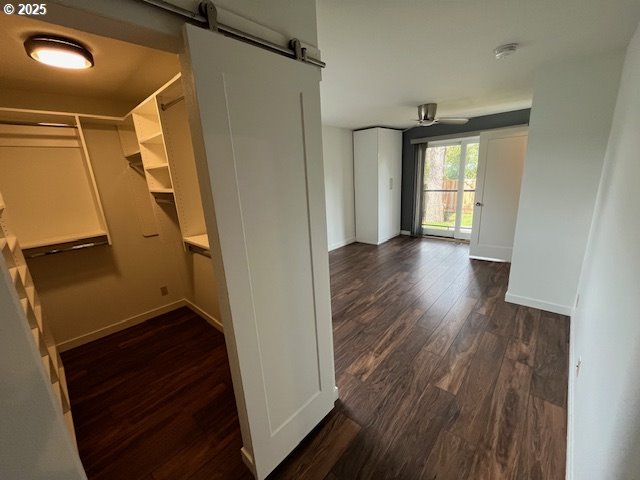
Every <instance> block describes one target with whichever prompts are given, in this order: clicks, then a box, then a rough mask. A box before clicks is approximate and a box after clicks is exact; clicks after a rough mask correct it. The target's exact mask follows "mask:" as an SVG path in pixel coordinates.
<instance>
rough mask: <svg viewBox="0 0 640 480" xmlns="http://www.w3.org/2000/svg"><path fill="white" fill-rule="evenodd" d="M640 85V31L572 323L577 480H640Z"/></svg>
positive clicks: (627, 67) (621, 98)
mask: <svg viewBox="0 0 640 480" xmlns="http://www.w3.org/2000/svg"><path fill="white" fill-rule="evenodd" d="M639 84H640V27H639V28H638V30H637V31H636V34H635V36H634V38H633V40H632V42H631V44H630V46H629V49H628V51H627V56H626V61H625V66H624V72H623V75H622V82H621V84H620V92H619V95H618V101H617V105H616V110H615V115H614V120H613V126H612V129H611V137H610V140H609V145H608V148H607V153H606V159H605V164H604V168H603V176H602V181H601V184H600V190H599V193H598V200H597V205H596V209H595V213H594V223H593V225H592V228H591V233H590V236H589V245H588V247H587V251H586V254H585V257H584V268H583V271H582V275H581V278H580V287H579V293H580V302H579V304H578V307H577V310H576V313H575V316H574V318H573V319H572V323H571V331H572V337H573V338H572V342H571V345H572V348H571V355H572V363H573V364H574V365H575V363H577V361H578V358H580V357H581V358H582V365H581V368H580V374H579V376H578V377H575V376H574V375H572V376H571V379H570V386H571V388H570V405H569V406H570V414H571V416H570V418H571V420H570V425H569V435H570V439H571V442H570V448H569V453H570V456H569V462H570V463H569V467H570V468H569V471H573V477H570V478H575V479H576V480H581V479H601V478H603V479H604V478H607V479H611V480H614V479H621V480H622V479H637V478H640V383H639V382H638V365H640V321H639V318H640V313H639V312H640V251H639V248H640V216H639V212H638V207H639V206H640V202H639V201H638V181H639V180H640V135H639V134H638V132H640V89H638V85H639ZM572 451H573V455H571V452H572ZM572 457H573V458H572Z"/></svg>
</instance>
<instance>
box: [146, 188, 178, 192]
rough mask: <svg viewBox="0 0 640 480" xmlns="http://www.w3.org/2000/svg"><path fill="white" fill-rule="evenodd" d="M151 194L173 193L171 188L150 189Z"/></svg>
mask: <svg viewBox="0 0 640 480" xmlns="http://www.w3.org/2000/svg"><path fill="white" fill-rule="evenodd" d="M149 191H150V192H151V193H173V188H151V189H149Z"/></svg>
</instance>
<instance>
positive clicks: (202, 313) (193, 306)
mask: <svg viewBox="0 0 640 480" xmlns="http://www.w3.org/2000/svg"><path fill="white" fill-rule="evenodd" d="M184 303H185V305H186V306H187V307H189V308H190V309H191V310H192V311H193V312H194V313H197V314H198V315H200V316H201V317H202V318H204V319H205V320H206V321H207V322H209V323H210V324H211V326H212V327H214V328H215V329H216V330H218V331H220V332H222V333H224V327H223V326H222V322H220V320H218V319H217V318H216V317H214V316H212V315H209V314H208V313H207V312H205V311H204V310H203V309H201V308H200V307H199V306H197V305H196V304H195V303H193V302H192V301H190V300H187V299H185V300H184Z"/></svg>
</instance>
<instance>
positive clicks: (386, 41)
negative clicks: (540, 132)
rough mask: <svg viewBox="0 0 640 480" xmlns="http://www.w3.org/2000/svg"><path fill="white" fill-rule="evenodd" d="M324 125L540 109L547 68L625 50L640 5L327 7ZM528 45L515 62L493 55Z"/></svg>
mask: <svg viewBox="0 0 640 480" xmlns="http://www.w3.org/2000/svg"><path fill="white" fill-rule="evenodd" d="M317 9H318V41H319V45H320V49H321V51H322V58H323V60H324V61H326V62H327V67H326V68H325V69H324V70H323V74H322V77H323V80H322V83H321V92H322V116H323V123H324V124H327V125H334V126H342V127H348V128H359V127H364V126H372V125H384V126H393V127H409V126H411V125H413V124H414V122H412V120H413V119H416V118H417V116H418V114H417V108H416V106H417V105H418V104H421V103H426V102H437V103H438V104H439V106H438V115H440V116H459V115H464V116H477V115H485V114H491V113H498V112H504V111H509V110H516V109H520V108H526V107H529V106H531V99H532V93H533V78H534V73H535V71H536V70H537V69H538V68H539V67H540V66H541V65H543V64H544V63H546V62H550V61H554V60H557V61H560V60H561V59H563V58H567V57H572V56H581V55H588V54H592V53H597V52H606V51H611V50H614V49H621V48H624V47H625V46H626V45H627V44H628V42H629V40H630V39H631V37H632V35H633V32H634V30H635V28H636V27H637V25H638V22H639V21H640V2H639V1H638V0H562V1H558V0H422V1H418V0H375V1H372V0H318V5H317ZM508 42H518V43H520V45H521V49H520V50H519V51H518V52H516V53H515V54H514V55H512V56H509V57H506V58H504V59H502V60H496V59H495V57H494V56H493V49H494V48H495V47H496V46H498V45H500V44H503V43H508Z"/></svg>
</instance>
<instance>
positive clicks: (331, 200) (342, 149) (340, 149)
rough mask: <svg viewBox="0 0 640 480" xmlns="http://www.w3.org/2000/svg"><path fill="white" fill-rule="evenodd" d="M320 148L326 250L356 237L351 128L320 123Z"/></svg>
mask: <svg viewBox="0 0 640 480" xmlns="http://www.w3.org/2000/svg"><path fill="white" fill-rule="evenodd" d="M322 151H323V157H324V189H325V201H326V205H327V243H328V245H329V250H334V249H336V248H339V247H342V246H344V245H347V244H349V243H352V242H354V241H355V239H356V221H355V198H354V189H353V132H352V131H351V130H349V129H346V128H338V127H329V126H323V127H322Z"/></svg>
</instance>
